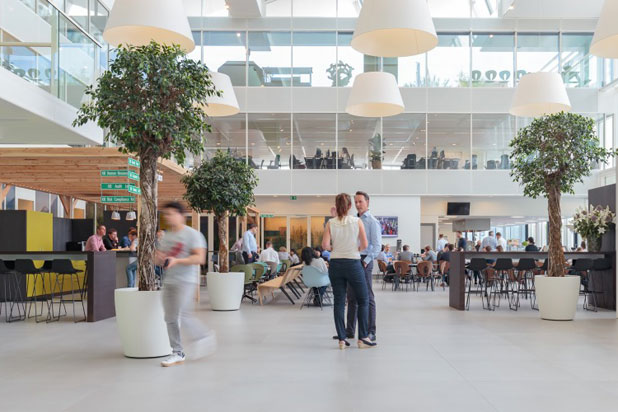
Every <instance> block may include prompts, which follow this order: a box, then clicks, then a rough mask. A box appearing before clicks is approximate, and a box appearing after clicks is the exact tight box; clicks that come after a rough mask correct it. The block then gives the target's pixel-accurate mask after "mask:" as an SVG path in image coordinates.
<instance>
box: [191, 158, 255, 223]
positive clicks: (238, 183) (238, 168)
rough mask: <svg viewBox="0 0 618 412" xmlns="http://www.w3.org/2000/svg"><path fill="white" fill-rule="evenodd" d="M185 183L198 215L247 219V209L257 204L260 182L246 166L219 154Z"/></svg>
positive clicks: (205, 162)
mask: <svg viewBox="0 0 618 412" xmlns="http://www.w3.org/2000/svg"><path fill="white" fill-rule="evenodd" d="M182 183H183V184H184V185H185V186H186V188H187V192H186V193H185V196H184V198H185V200H186V201H187V202H189V205H191V207H192V208H193V210H195V211H196V212H198V213H202V212H208V211H211V212H213V213H214V214H215V215H216V216H223V215H225V213H226V212H229V213H230V214H231V215H234V216H244V215H245V214H246V209H247V207H249V206H251V205H253V203H254V197H253V191H254V189H255V188H256V187H257V184H258V179H257V177H256V175H255V171H254V170H253V169H252V168H251V167H250V166H249V165H247V164H246V163H245V162H239V161H238V160H236V159H234V157H232V155H230V154H229V153H226V152H223V151H221V150H218V151H217V153H216V154H215V156H214V157H213V158H212V159H210V160H206V161H204V162H203V163H202V164H201V165H200V166H199V167H197V168H196V169H195V170H193V172H192V173H191V174H190V175H187V176H184V177H183V179H182Z"/></svg>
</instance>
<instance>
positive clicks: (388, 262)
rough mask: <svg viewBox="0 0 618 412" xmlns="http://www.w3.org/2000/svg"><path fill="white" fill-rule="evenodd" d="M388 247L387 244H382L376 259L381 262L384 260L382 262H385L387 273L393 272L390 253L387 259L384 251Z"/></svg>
mask: <svg viewBox="0 0 618 412" xmlns="http://www.w3.org/2000/svg"><path fill="white" fill-rule="evenodd" d="M389 247H390V246H389V245H382V249H381V250H380V253H378V256H377V257H376V260H381V261H382V262H384V264H386V272H387V273H395V268H394V267H393V259H392V255H391V258H390V259H389V258H388V256H387V254H386V251H387V250H388V249H389Z"/></svg>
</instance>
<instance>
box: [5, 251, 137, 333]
mask: <svg viewBox="0 0 618 412" xmlns="http://www.w3.org/2000/svg"><path fill="white" fill-rule="evenodd" d="M0 259H1V260H3V261H5V262H6V263H7V266H9V267H11V266H12V265H11V263H12V262H14V261H15V260H17V259H30V260H33V261H34V264H35V266H36V267H41V266H42V265H43V263H44V262H45V261H52V260H54V259H69V260H71V261H72V263H73V266H74V267H75V268H76V269H78V270H80V271H82V273H81V275H80V276H82V277H83V276H84V275H85V274H87V276H86V279H87V295H86V296H87V311H86V320H87V321H88V322H96V321H99V320H103V319H107V318H112V317H114V316H116V312H115V308H114V290H115V289H116V288H122V287H126V286H127V281H126V275H125V268H126V266H127V264H128V260H129V253H128V252H121V251H107V252H0ZM51 275H53V274H51ZM29 276H30V280H32V276H31V275H29ZM82 277H80V281H81V279H82ZM17 279H18V282H20V290H21V291H22V293H25V294H26V295H27V297H28V298H30V297H32V296H34V295H35V294H37V297H38V296H41V295H42V291H41V290H42V289H41V288H40V287H36V286H35V287H32V286H30V287H29V289H28V290H27V291H26V276H18V278H17ZM50 281H52V282H53V280H50ZM39 282H40V281H39ZM66 291H67V290H66V288H65V293H66ZM6 295H7V293H6V291H5V290H4V284H3V283H2V282H0V301H4V300H5V299H6ZM22 298H23V296H22Z"/></svg>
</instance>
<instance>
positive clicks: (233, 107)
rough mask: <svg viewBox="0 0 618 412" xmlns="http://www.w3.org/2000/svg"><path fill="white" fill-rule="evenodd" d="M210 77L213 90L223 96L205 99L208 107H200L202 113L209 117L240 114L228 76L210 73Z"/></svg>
mask: <svg viewBox="0 0 618 412" xmlns="http://www.w3.org/2000/svg"><path fill="white" fill-rule="evenodd" d="M210 77H211V79H212V82H213V84H214V86H215V88H216V89H217V90H219V91H221V92H222V93H223V94H222V95H221V97H219V96H210V97H209V98H208V99H207V100H208V105H206V106H203V107H202V109H203V110H204V112H205V113H206V114H207V115H208V116H211V117H223V116H232V115H235V114H236V113H238V112H240V107H239V106H238V100H237V99H236V93H234V87H232V81H231V80H230V76H228V75H227V74H224V73H217V72H210Z"/></svg>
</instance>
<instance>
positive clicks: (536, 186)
mask: <svg viewBox="0 0 618 412" xmlns="http://www.w3.org/2000/svg"><path fill="white" fill-rule="evenodd" d="M510 146H511V148H512V149H513V151H512V153H511V156H510V158H511V168H512V169H511V176H512V177H513V178H514V179H515V180H516V181H518V182H519V183H520V184H521V185H523V187H524V195H525V196H528V197H531V198H533V199H535V198H537V197H539V196H544V197H546V198H547V209H548V215H549V255H548V257H549V270H548V271H547V274H548V276H554V277H555V276H564V271H565V263H564V251H563V249H562V241H561V233H562V215H561V211H560V197H561V195H562V193H574V187H575V184H576V183H580V182H582V180H583V178H584V177H585V176H589V175H590V172H591V170H592V168H593V167H594V165H595V164H597V163H601V162H607V161H608V159H609V158H610V157H611V156H614V155H615V151H613V150H606V149H604V148H603V147H601V146H599V139H598V138H597V136H596V133H595V123H594V120H593V119H591V118H588V117H585V116H581V115H578V114H573V113H564V112H561V113H557V114H552V115H547V116H543V117H540V118H537V119H535V120H533V121H532V123H531V124H530V125H529V126H527V127H524V128H522V129H521V130H520V131H519V133H517V136H516V137H515V138H514V139H513V140H512V141H511V144H510Z"/></svg>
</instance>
